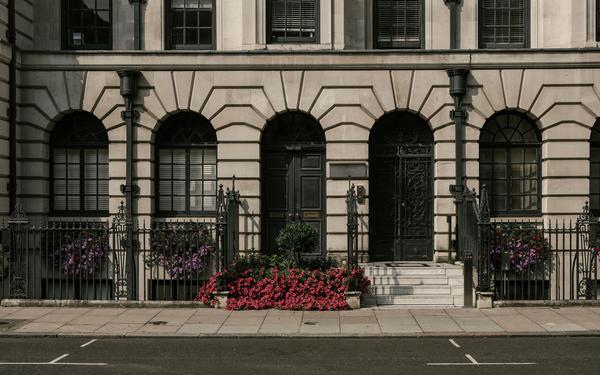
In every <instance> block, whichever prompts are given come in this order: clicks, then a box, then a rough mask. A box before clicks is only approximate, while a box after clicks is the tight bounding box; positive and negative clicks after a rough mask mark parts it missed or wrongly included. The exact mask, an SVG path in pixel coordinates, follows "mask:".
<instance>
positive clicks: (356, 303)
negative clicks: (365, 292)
mask: <svg viewBox="0 0 600 375" xmlns="http://www.w3.org/2000/svg"><path fill="white" fill-rule="evenodd" d="M361 294H362V293H361V292H345V293H344V297H346V303H347V304H348V306H349V307H350V309H352V310H358V309H360V296H361Z"/></svg>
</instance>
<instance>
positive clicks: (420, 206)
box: [369, 144, 433, 261]
mask: <svg viewBox="0 0 600 375" xmlns="http://www.w3.org/2000/svg"><path fill="white" fill-rule="evenodd" d="M432 147H433V146H432V145H421V144H403V145H386V146H383V145H382V146H371V156H370V161H371V167H370V168H371V175H370V186H371V194H370V196H371V215H370V219H369V220H370V223H371V226H370V227H371V230H370V233H371V235H370V238H371V246H370V248H371V254H372V255H371V258H372V260H375V261H377V260H406V261H421V260H431V259H432V258H433V245H432V238H433V194H432V189H433V178H432Z"/></svg>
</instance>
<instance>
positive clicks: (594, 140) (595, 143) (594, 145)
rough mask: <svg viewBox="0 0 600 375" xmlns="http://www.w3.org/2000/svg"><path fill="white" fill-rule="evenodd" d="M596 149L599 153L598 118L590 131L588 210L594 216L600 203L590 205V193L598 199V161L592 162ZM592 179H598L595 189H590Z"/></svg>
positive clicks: (599, 209) (599, 194) (599, 126)
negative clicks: (596, 188)
mask: <svg viewBox="0 0 600 375" xmlns="http://www.w3.org/2000/svg"><path fill="white" fill-rule="evenodd" d="M594 150H596V151H597V152H598V153H600V120H598V121H596V124H595V125H594V126H593V127H592V133H591V135H590V177H589V178H590V183H589V186H590V197H589V199H590V212H591V213H592V214H594V216H596V217H599V216H600V204H599V205H598V207H594V206H593V205H592V195H595V196H598V199H599V200H600V162H596V163H592V153H593V151H594ZM594 167H596V168H598V169H597V174H596V176H593V173H592V171H593V170H594ZM593 180H598V186H599V189H598V190H597V191H593V190H592V181H593Z"/></svg>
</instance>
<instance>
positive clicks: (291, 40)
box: [266, 0, 321, 44]
mask: <svg viewBox="0 0 600 375" xmlns="http://www.w3.org/2000/svg"><path fill="white" fill-rule="evenodd" d="M313 1H314V2H315V35H314V37H313V38H303V37H281V38H274V37H273V30H272V27H273V11H272V9H273V0H267V12H266V15H267V22H266V24H267V35H266V36H267V44H319V43H320V41H321V31H320V30H321V1H320V0H313Z"/></svg>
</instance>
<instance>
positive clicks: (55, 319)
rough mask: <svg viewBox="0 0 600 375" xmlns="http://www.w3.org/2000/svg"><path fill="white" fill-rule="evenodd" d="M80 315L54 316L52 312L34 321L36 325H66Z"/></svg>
mask: <svg viewBox="0 0 600 375" xmlns="http://www.w3.org/2000/svg"><path fill="white" fill-rule="evenodd" d="M79 316H80V314H75V315H74V314H56V313H54V312H52V313H50V314H46V315H44V316H41V317H39V318H37V319H35V320H34V321H35V322H36V323H68V322H70V321H72V320H75V319H77V318H78V317H79Z"/></svg>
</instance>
